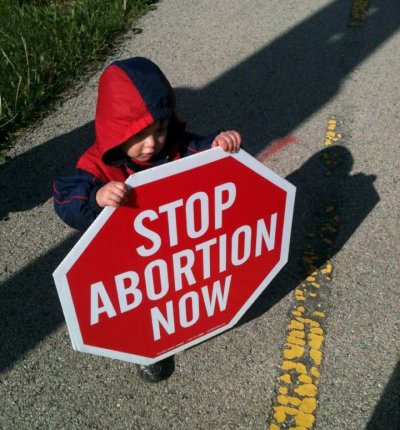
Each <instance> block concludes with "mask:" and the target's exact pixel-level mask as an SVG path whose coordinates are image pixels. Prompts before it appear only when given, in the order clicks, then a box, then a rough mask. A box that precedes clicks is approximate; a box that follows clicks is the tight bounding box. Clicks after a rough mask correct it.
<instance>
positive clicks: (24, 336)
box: [0, 0, 400, 371]
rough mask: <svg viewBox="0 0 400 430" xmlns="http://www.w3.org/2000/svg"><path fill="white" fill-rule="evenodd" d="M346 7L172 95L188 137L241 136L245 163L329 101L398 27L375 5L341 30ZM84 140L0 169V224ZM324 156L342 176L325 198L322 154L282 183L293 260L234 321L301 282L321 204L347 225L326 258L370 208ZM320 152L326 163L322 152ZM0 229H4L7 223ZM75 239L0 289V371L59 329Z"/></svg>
mask: <svg viewBox="0 0 400 430" xmlns="http://www.w3.org/2000/svg"><path fill="white" fill-rule="evenodd" d="M349 6H350V5H349V2H347V1H342V0H337V1H334V2H332V3H330V4H329V5H328V6H326V7H325V8H323V9H321V10H319V11H317V12H316V13H315V14H314V15H312V16H310V17H309V18H307V19H306V20H304V21H302V22H300V23H299V24H298V25H296V26H295V27H293V29H292V30H290V31H289V32H287V33H286V34H283V35H282V36H280V37H278V38H277V39H276V40H275V41H273V42H272V43H271V44H269V45H266V46H265V47H264V48H263V49H261V50H260V51H258V52H256V53H255V54H254V55H252V56H251V57H249V58H248V59H247V60H245V61H244V62H242V63H240V64H238V65H237V66H236V67H234V68H233V69H231V70H229V71H227V72H226V73H225V74H223V75H222V76H220V77H218V79H216V80H215V81H213V82H211V83H210V84H209V85H207V86H206V87H204V88H202V89H200V90H198V91H191V90H188V89H182V88H181V89H178V90H177V98H178V104H179V105H180V111H181V112H183V113H184V115H183V116H184V117H185V118H186V119H187V120H189V123H192V124H201V126H200V128H201V129H194V130H193V131H194V132H200V133H204V132H208V131H210V130H213V129H217V128H225V127H235V128H237V129H238V130H240V131H241V132H242V134H243V136H244V138H245V141H246V143H247V145H246V149H247V150H248V152H250V153H252V154H256V153H257V152H259V151H260V150H262V149H264V148H265V147H266V146H267V145H269V144H270V143H271V142H272V141H273V140H274V139H276V138H279V137H282V136H287V135H288V133H290V132H291V131H292V130H293V129H294V128H296V127H297V126H299V125H300V124H301V123H302V122H303V121H304V120H305V119H307V118H308V117H309V116H310V115H312V114H313V113H315V112H316V111H318V110H319V109H320V108H321V107H322V106H323V105H324V104H326V103H327V102H329V100H330V99H331V98H332V97H333V96H334V95H335V94H336V93H337V91H338V89H339V88H340V85H341V84H342V82H343V80H345V79H346V78H347V77H348V75H349V73H350V72H351V71H352V70H353V68H354V67H355V66H357V65H358V64H360V63H361V62H362V61H363V60H365V59H366V58H368V56H369V55H370V54H371V53H373V51H374V50H376V49H377V48H378V47H379V45H381V44H382V43H384V42H385V41H386V40H387V39H388V38H390V37H391V36H392V35H393V34H394V33H395V32H396V31H397V29H398V28H399V26H400V24H399V20H398V16H399V10H400V4H399V3H398V2H397V0H384V1H383V0H381V1H376V2H374V7H375V9H374V13H373V14H372V15H371V16H370V17H369V18H368V22H367V25H365V26H364V27H363V28H360V29H350V28H347V27H346V23H347V21H348V16H349ZM266 25H268V23H267V22H266ZM250 30H251V26H249V31H250ZM227 49H229V47H227ZM92 135H93V125H92V123H89V124H87V125H85V126H83V127H80V128H77V129H76V130H73V131H71V132H70V133H67V134H64V135H62V136H59V137H57V138H55V139H52V140H50V141H49V142H46V143H44V144H42V145H40V146H37V147H35V148H33V149H32V150H29V151H27V152H26V153H24V154H22V155H20V156H18V157H16V158H15V159H13V160H11V161H9V162H8V163H7V164H6V165H5V166H1V167H0V175H1V183H0V192H1V193H2V197H5V199H4V200H3V201H2V202H1V209H0V219H6V218H7V215H8V213H9V212H18V211H25V210H29V209H31V208H34V207H36V206H37V205H40V204H42V203H44V202H45V201H47V200H48V199H49V198H50V197H51V182H52V180H53V178H54V177H55V176H56V175H61V174H64V173H67V172H68V171H70V170H71V169H72V168H73V166H74V164H75V161H76V159H77V158H78V156H79V154H80V153H81V152H83V150H84V149H85V148H86V147H87V146H88V145H89V144H90V143H91V142H92ZM333 150H335V151H339V156H340V158H341V160H342V164H341V167H338V169H337V171H340V169H342V174H343V175H344V177H339V176H336V177H335V181H334V180H333V178H332V179H330V180H328V182H326V181H325V182H323V183H324V184H325V185H324V186H325V187H328V188H329V189H330V192H329V194H328V196H327V193H326V189H325V188H324V186H322V183H321V184H319V183H318V179H319V178H320V177H321V172H320V170H321V168H322V167H321V164H320V156H321V155H322V153H320V154H316V155H314V156H312V157H311V158H310V160H309V161H308V162H307V163H306V164H304V165H303V166H302V167H301V168H299V169H298V170H297V171H296V172H294V173H293V174H291V175H290V176H289V177H288V179H289V181H291V182H292V183H293V184H294V185H296V186H297V188H298V194H297V204H296V212H295V223H294V229H293V230H294V231H293V241H292V251H291V252H292V254H291V255H292V257H291V260H290V262H289V263H288V265H287V266H286V269H285V270H284V272H283V273H282V274H280V275H279V277H278V278H276V280H275V281H274V283H273V285H271V286H270V287H269V289H268V295H269V299H268V302H267V301H264V299H265V297H261V298H260V299H259V300H258V301H257V302H256V303H255V305H254V307H253V308H252V309H251V310H250V311H249V312H248V314H247V315H246V316H245V317H244V319H243V321H242V322H244V321H246V320H249V319H252V318H255V317H256V316H257V315H260V314H262V313H263V312H265V311H266V310H267V309H268V308H270V307H271V306H272V305H273V303H276V302H277V301H278V300H279V299H280V298H281V297H282V296H283V295H284V294H286V293H287V292H288V291H289V290H290V289H293V288H294V287H295V285H296V282H297V280H299V279H301V278H302V277H303V276H304V272H302V271H301V270H299V268H298V267H297V261H298V257H299V256H298V252H299V251H298V249H299V247H300V246H301V244H302V243H303V241H304V234H305V233H306V232H307V230H308V229H309V228H310V227H311V226H312V223H313V222H314V221H317V220H318V217H319V216H320V211H321V208H322V207H323V202H324V201H325V200H324V199H325V198H327V199H328V200H331V199H332V198H333V196H335V198H336V200H337V202H338V204H339V205H342V212H343V214H344V215H345V216H347V218H346V220H345V221H344V222H343V229H342V230H341V232H340V234H339V235H338V239H337V242H336V243H335V244H334V247H333V249H332V252H333V253H335V252H337V251H338V250H339V249H340V247H341V246H343V244H344V243H345V242H346V241H347V240H348V239H349V237H350V236H351V234H352V233H353V232H354V230H355V229H356V228H357V227H358V226H359V225H360V223H361V222H362V220H363V219H364V218H365V216H366V215H367V214H368V212H369V211H370V210H371V209H372V208H373V206H374V205H375V204H376V202H377V201H378V196H377V195H376V193H375V191H374V189H373V185H372V182H373V179H372V178H370V177H366V176H365V175H363V174H358V175H353V176H352V175H350V174H349V172H350V166H351V164H352V161H353V160H352V156H351V153H350V152H349V151H348V150H347V149H345V148H343V147H340V148H339V147H335V148H332V151H333ZM327 151H328V154H329V152H330V151H331V150H327ZM361 196H362V198H361ZM328 197H329V198H328ZM357 205H359V206H357ZM3 222H4V223H5V224H4V226H5V227H6V221H3ZM35 234H40V233H39V232H35ZM76 238H77V237H75V238H74V237H72V238H70V239H68V240H66V241H64V242H63V243H61V244H60V245H59V246H58V247H57V248H55V249H52V250H50V251H48V253H47V254H45V255H43V256H42V257H40V258H38V259H37V260H36V261H34V262H32V263H31V264H30V265H29V266H27V267H26V268H24V269H23V270H22V271H21V272H19V273H17V274H16V275H14V276H13V277H11V278H10V279H9V280H8V281H7V282H5V283H4V284H3V285H2V286H1V287H0V316H1V321H2V327H1V329H0V344H1V348H2V354H1V358H0V371H3V370H5V369H6V368H8V367H9V366H11V365H12V364H13V363H14V362H15V361H16V360H17V359H19V358H20V357H21V356H23V354H25V353H26V352H27V351H29V350H30V349H31V348H33V347H34V346H35V345H36V344H37V343H38V342H40V341H41V340H43V339H44V338H45V337H46V336H47V335H49V334H50V333H51V332H52V331H53V330H55V329H56V328H57V327H58V326H59V325H60V324H61V323H62V322H63V316H62V312H61V308H60V305H59V301H58V297H57V294H56V290H55V287H54V284H53V280H52V277H51V273H52V272H53V270H54V269H55V268H56V267H57V266H58V264H59V263H60V261H61V260H62V258H63V257H64V256H65V255H66V254H67V252H68V251H69V250H70V248H71V247H72V246H73V244H74V243H75V241H76Z"/></svg>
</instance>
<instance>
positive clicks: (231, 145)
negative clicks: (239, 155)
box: [211, 130, 242, 152]
mask: <svg viewBox="0 0 400 430" xmlns="http://www.w3.org/2000/svg"><path fill="white" fill-rule="evenodd" d="M241 144H242V136H240V133H239V132H237V131H235V130H229V131H223V132H222V133H220V134H219V135H218V136H217V137H216V138H215V139H214V141H213V143H212V144H211V148H216V147H217V146H220V147H221V148H222V149H223V150H224V151H228V152H236V151H237V150H238V149H239V148H240V145H241Z"/></svg>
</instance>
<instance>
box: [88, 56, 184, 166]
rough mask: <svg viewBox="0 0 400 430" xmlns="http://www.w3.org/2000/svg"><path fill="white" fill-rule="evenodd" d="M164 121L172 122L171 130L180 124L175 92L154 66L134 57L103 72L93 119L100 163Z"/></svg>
mask: <svg viewBox="0 0 400 430" xmlns="http://www.w3.org/2000/svg"><path fill="white" fill-rule="evenodd" d="M166 118H171V119H172V121H170V122H172V127H173V124H174V123H176V124H177V125H178V124H180V125H182V123H180V121H179V120H178V119H177V117H176V114H175V94H174V91H173V89H172V87H171V85H170V83H169V82H168V80H167V79H166V77H165V76H164V74H163V73H162V71H161V70H160V69H159V67H158V66H157V65H156V64H154V63H153V62H152V61H150V60H148V59H146V58H142V57H135V58H130V59H127V60H122V61H115V62H114V63H112V64H111V65H110V66H108V67H107V68H106V69H105V71H104V72H103V73H102V75H101V76H100V80H99V88H98V99H97V107H96V119H95V129H96V142H95V146H97V150H98V152H99V155H100V157H101V159H102V160H103V162H105V163H106V164H110V163H112V161H113V160H112V159H113V155H112V154H113V153H114V152H115V151H111V150H112V149H114V148H116V147H117V146H119V145H121V144H122V143H124V142H126V141H127V140H128V139H129V138H131V137H132V136H133V135H135V134H137V133H139V132H140V131H142V130H143V129H144V128H146V127H148V126H149V125H151V124H153V123H154V122H155V121H157V120H162V119H166ZM110 151H111V152H110ZM107 153H108V155H107Z"/></svg>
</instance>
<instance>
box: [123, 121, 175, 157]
mask: <svg viewBox="0 0 400 430" xmlns="http://www.w3.org/2000/svg"><path fill="white" fill-rule="evenodd" d="M167 129H168V119H164V120H162V121H156V122H155V123H154V124H152V125H150V126H149V127H147V128H145V129H144V130H142V131H141V132H140V133H138V134H136V135H135V136H132V137H131V138H130V139H129V140H127V141H126V142H125V143H124V144H122V146H121V147H122V151H123V152H124V153H125V154H126V155H127V156H128V157H129V158H131V159H132V160H138V161H149V160H150V159H151V158H152V157H154V156H155V155H157V154H158V153H159V152H160V151H161V150H162V149H163V148H164V145H165V142H166V140H167Z"/></svg>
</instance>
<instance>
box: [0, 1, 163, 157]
mask: <svg viewBox="0 0 400 430" xmlns="http://www.w3.org/2000/svg"><path fill="white" fill-rule="evenodd" d="M153 3H155V1H148V0H0V154H1V152H2V151H3V150H4V149H5V148H6V147H7V146H8V145H9V144H10V141H12V134H13V133H15V131H16V130H18V129H19V128H21V127H23V126H25V125H27V124H28V123H29V122H30V121H32V120H34V119H36V118H38V117H39V116H40V115H41V113H43V112H44V111H45V110H46V109H48V106H49V104H50V103H51V102H52V101H54V100H55V98H56V97H57V96H58V95H59V94H60V93H61V92H62V91H64V90H66V89H67V88H68V87H69V86H71V84H72V83H74V82H76V81H77V79H79V77H81V76H82V75H83V74H84V73H87V72H88V70H90V67H91V66H93V64H96V62H98V61H99V59H101V58H102V57H104V55H105V54H106V53H107V52H108V51H109V49H110V47H111V46H112V45H113V43H114V42H115V41H116V39H117V36H118V35H119V34H121V32H123V31H124V30H126V28H127V27H128V26H129V25H131V24H132V22H133V20H134V19H136V18H137V17H138V16H140V15H141V14H143V13H144V12H146V11H147V10H149V9H150V8H151V5H152V4H153Z"/></svg>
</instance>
